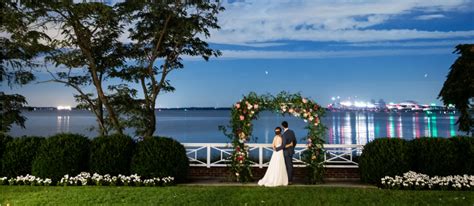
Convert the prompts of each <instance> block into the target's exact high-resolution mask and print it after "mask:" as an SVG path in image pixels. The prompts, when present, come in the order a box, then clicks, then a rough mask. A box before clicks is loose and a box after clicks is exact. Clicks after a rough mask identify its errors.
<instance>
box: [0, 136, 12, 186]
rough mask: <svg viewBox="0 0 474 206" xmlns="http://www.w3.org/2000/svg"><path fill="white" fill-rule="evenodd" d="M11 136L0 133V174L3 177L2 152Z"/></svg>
mask: <svg viewBox="0 0 474 206" xmlns="http://www.w3.org/2000/svg"><path fill="white" fill-rule="evenodd" d="M11 140H12V138H11V137H10V136H8V135H6V134H3V133H0V176H1V177H3V176H5V175H4V174H3V171H2V166H1V165H2V157H3V153H4V152H5V147H6V146H7V143H8V142H9V141H11Z"/></svg>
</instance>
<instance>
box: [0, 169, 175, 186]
mask: <svg viewBox="0 0 474 206" xmlns="http://www.w3.org/2000/svg"><path fill="white" fill-rule="evenodd" d="M51 184H52V180H51V179H49V178H46V179H41V178H39V177H35V176H32V175H29V174H28V175H26V176H18V177H16V178H10V179H8V178H7V177H1V178H0V185H32V186H49V185H51ZM57 184H58V185H63V186H85V185H99V186H100V185H104V186H108V185H110V186H118V185H124V186H169V185H172V184H174V178H173V177H163V178H152V179H143V180H142V179H141V177H140V176H138V175H136V174H134V175H130V176H125V175H118V176H111V175H109V174H106V175H99V174H97V173H94V174H93V175H91V174H90V173H88V172H81V173H80V174H79V175H77V176H74V177H72V176H69V175H64V177H63V178H61V180H60V181H59V182H58V183H57Z"/></svg>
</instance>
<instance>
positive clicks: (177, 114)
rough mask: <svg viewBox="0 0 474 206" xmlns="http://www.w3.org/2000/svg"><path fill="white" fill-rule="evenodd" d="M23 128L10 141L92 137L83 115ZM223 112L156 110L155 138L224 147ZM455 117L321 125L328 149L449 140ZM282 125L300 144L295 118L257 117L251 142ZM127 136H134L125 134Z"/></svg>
mask: <svg viewBox="0 0 474 206" xmlns="http://www.w3.org/2000/svg"><path fill="white" fill-rule="evenodd" d="M24 115H25V116H26V117H27V118H28V120H27V121H26V129H22V128H19V127H17V126H14V127H13V128H12V131H11V132H10V134H11V135H13V136H22V135H39V136H49V135H53V134H56V133H60V132H72V133H80V134H84V135H86V136H89V137H94V136H97V134H98V133H97V131H96V130H95V129H94V128H96V127H97V125H96V121H95V117H94V115H93V114H92V113H90V112H88V111H31V112H25V113H24ZM229 116H230V111H228V110H189V111H182V110H166V111H157V118H158V121H157V131H156V135H160V136H169V137H172V138H175V139H177V140H178V141H180V142H183V143H211V142H215V143H227V142H229V140H228V139H227V137H225V136H224V135H223V134H222V132H220V131H219V130H218V126H219V125H227V124H228V122H229ZM457 118H458V116H457V115H455V114H440V113H438V114H427V113H424V112H418V113H415V112H400V113H385V112H362V111H361V112H355V111H351V112H349V111H348V112H327V113H326V116H325V117H324V118H322V123H323V124H324V125H325V126H326V127H327V128H328V130H327V133H326V136H325V140H326V143H329V144H366V143H367V142H369V141H371V140H373V139H375V138H380V137H400V138H403V139H413V138H416V137H424V136H426V137H451V136H454V135H457V134H462V133H459V132H458V131H457V126H456V125H455V122H456V120H457ZM283 120H286V121H288V122H289V124H290V128H292V129H293V130H295V132H296V135H297V136H298V138H299V139H302V138H304V136H305V134H306V130H305V129H304V127H305V126H306V123H305V122H303V120H302V119H300V118H295V117H291V116H281V115H279V114H277V113H271V112H262V113H261V114H260V118H259V119H258V120H254V130H253V136H254V138H253V140H252V142H257V143H269V142H271V140H272V138H273V129H274V128H275V127H276V126H279V124H280V122H281V121H283ZM127 132H128V133H129V134H133V131H131V130H127ZM300 142H301V141H300Z"/></svg>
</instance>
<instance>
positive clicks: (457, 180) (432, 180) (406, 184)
mask: <svg viewBox="0 0 474 206" xmlns="http://www.w3.org/2000/svg"><path fill="white" fill-rule="evenodd" d="M381 181H382V187H383V188H388V189H419V190H421V189H441V190H452V189H455V190H474V175H463V176H461V175H454V176H451V175H450V176H446V177H439V176H434V177H430V176H428V175H425V174H421V173H416V172H413V171H409V172H407V173H404V174H403V177H401V176H395V177H389V176H385V177H384V178H382V179H381Z"/></svg>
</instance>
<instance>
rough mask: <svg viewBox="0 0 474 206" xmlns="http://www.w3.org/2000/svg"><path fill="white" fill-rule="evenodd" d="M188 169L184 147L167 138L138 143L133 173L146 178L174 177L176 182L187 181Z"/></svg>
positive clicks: (132, 166)
mask: <svg viewBox="0 0 474 206" xmlns="http://www.w3.org/2000/svg"><path fill="white" fill-rule="evenodd" d="M188 169H189V162H188V157H187V155H186V150H185V148H184V146H183V145H182V144H180V143H179V142H177V141H176V140H174V139H171V138H166V137H151V138H145V139H144V140H143V141H140V142H138V144H137V148H136V150H135V152H134V155H133V158H132V165H131V171H132V173H137V174H138V175H141V176H144V177H146V178H151V177H166V176H172V177H175V181H176V182H183V181H185V180H186V177H187V174H188Z"/></svg>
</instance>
